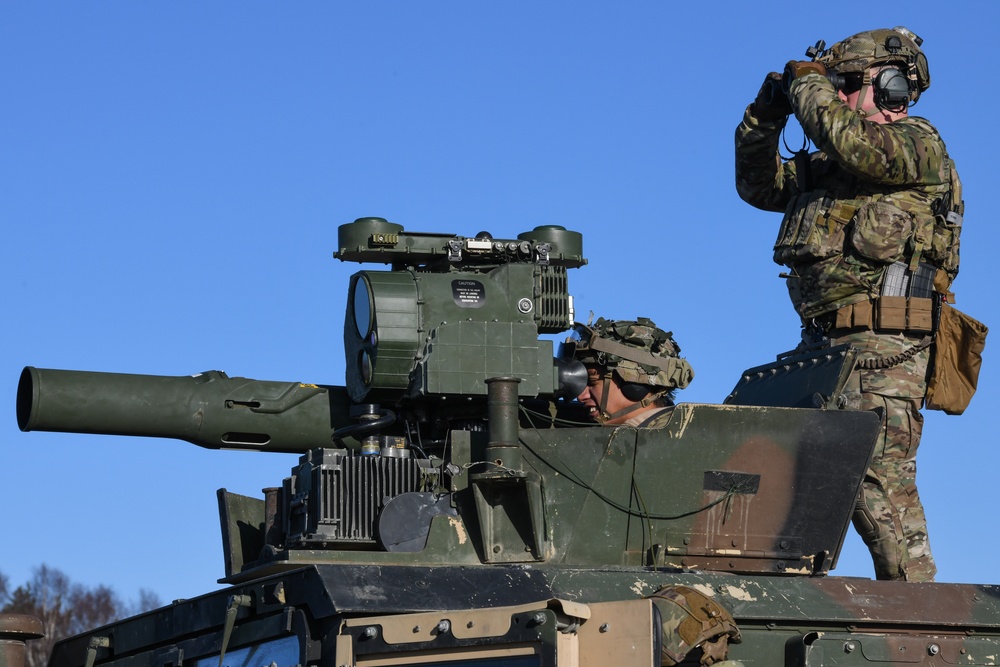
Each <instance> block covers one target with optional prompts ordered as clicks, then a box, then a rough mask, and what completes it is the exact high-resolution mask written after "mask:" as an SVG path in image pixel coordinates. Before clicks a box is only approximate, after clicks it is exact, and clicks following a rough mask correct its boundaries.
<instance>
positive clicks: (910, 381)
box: [736, 74, 960, 581]
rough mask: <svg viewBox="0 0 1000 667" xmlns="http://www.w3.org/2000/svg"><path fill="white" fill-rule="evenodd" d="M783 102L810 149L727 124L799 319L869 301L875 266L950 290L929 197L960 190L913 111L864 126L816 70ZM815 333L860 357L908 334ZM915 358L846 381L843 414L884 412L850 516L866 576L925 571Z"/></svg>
mask: <svg viewBox="0 0 1000 667" xmlns="http://www.w3.org/2000/svg"><path fill="white" fill-rule="evenodd" d="M789 101H790V103H791V107H792V109H793V111H794V113H795V116H796V118H797V119H798V121H799V122H800V124H801V125H802V127H803V130H804V132H805V133H806V135H807V136H808V137H809V138H810V139H811V140H812V142H813V143H814V144H815V145H816V147H817V148H818V150H817V151H815V152H813V153H811V154H808V155H805V154H803V155H802V157H800V158H798V160H789V161H787V162H783V161H782V159H781V156H780V154H779V152H778V144H779V139H780V134H781V130H782V128H783V127H784V124H785V121H784V120H777V121H768V120H762V119H759V118H757V117H755V115H754V105H750V107H748V108H747V110H746V113H745V114H744V117H743V121H742V122H741V123H740V124H739V126H738V128H737V130H736V188H737V191H738V192H739V195H740V197H741V198H743V200H744V201H746V202H748V203H750V204H752V205H753V206H755V207H757V208H760V209H763V210H768V211H783V212H784V217H783V219H782V223H781V227H780V230H779V234H778V238H777V240H776V242H775V246H774V260H775V261H776V262H777V263H779V264H783V265H785V266H787V267H789V269H790V271H789V274H790V277H789V278H788V280H787V286H788V292H789V296H790V297H791V300H792V303H793V305H794V307H795V309H796V311H797V312H798V313H799V315H800V317H801V318H802V322H803V325H804V326H806V325H809V324H812V323H813V322H814V321H815V318H817V317H819V316H822V315H826V314H828V313H833V312H835V311H836V310H838V309H839V308H841V307H843V306H847V305H849V304H853V303H860V302H863V301H869V300H874V299H876V298H877V297H878V295H879V293H880V290H881V283H882V279H883V276H884V274H885V270H886V267H887V266H888V265H889V264H891V263H892V262H894V261H904V262H910V261H912V260H913V257H914V255H915V254H916V255H918V257H917V259H923V260H925V261H930V262H931V263H933V264H934V265H935V266H936V267H938V268H940V269H943V270H944V271H943V273H944V274H946V277H947V282H948V285H945V286H944V287H945V288H946V287H947V286H950V281H951V280H953V279H954V277H955V275H957V273H958V236H957V233H956V234H955V236H954V237H953V238H950V239H947V240H946V242H944V243H941V242H940V239H937V238H934V233H935V232H934V230H935V229H936V228H935V227H934V225H935V215H937V214H939V213H940V212H941V211H940V202H941V201H946V200H947V199H948V197H949V195H950V193H952V192H953V191H955V190H958V191H959V192H960V185H959V181H958V177H957V173H954V163H953V162H952V161H951V159H950V158H949V157H948V155H947V151H946V148H945V145H944V142H943V141H942V140H941V137H940V135H939V134H938V133H937V131H936V130H935V129H934V127H933V126H932V125H931V124H930V123H929V122H927V121H926V120H924V119H922V118H917V117H910V118H903V119H900V120H898V121H896V122H893V123H888V124H878V123H874V122H870V121H866V120H864V119H863V118H862V116H861V114H860V113H859V112H856V111H854V110H852V109H850V108H849V107H848V106H847V105H846V104H845V103H844V102H842V101H841V100H840V98H839V97H838V95H837V91H836V90H835V88H834V87H833V84H831V83H830V81H829V80H828V79H827V78H826V77H824V76H821V75H819V74H807V75H805V76H802V77H800V78H797V79H796V80H795V81H793V82H792V85H791V87H790V90H789ZM959 197H960V195H959ZM938 217H940V216H938ZM939 289H940V288H939ZM828 317H829V316H828ZM806 331H810V329H809V328H807V329H806ZM809 336H810V334H809V333H806V334H804V338H806V339H807V342H812V341H809V340H808V338H809ZM829 337H830V338H832V339H833V340H834V342H835V344H840V343H848V342H849V343H851V344H853V345H855V346H856V347H859V348H860V349H861V350H862V354H861V360H864V359H867V358H884V357H891V356H893V355H897V354H900V353H902V352H904V351H905V350H907V349H910V348H912V347H913V346H914V345H916V344H917V341H918V340H919V339H920V337H912V336H906V335H904V334H890V333H885V332H876V331H854V332H848V331H846V330H841V331H830V332H829ZM928 358H929V351H928V350H927V349H923V350H921V351H919V352H918V353H916V354H914V355H913V356H912V357H910V358H909V359H907V360H905V361H904V362H903V363H900V364H898V365H896V366H890V367H887V368H873V369H859V370H857V371H855V373H854V374H853V375H852V378H851V382H852V383H853V387H854V396H855V401H854V402H855V406H854V407H858V408H861V409H866V410H870V409H874V408H881V409H883V410H884V411H885V415H886V420H885V424H884V426H883V430H882V432H881V435H880V439H879V442H878V444H877V446H876V451H875V453H874V455H873V459H872V463H871V467H870V469H869V470H868V474H867V475H866V478H865V480H864V482H863V485H862V491H861V494H860V498H859V502H858V507H857V510H856V512H855V515H854V524H855V527H856V529H857V530H858V532H859V533H860V534H861V536H862V539H864V541H865V543H866V544H867V545H868V548H869V550H870V551H871V553H872V558H873V561H874V564H875V573H876V576H877V577H878V578H879V579H905V580H907V581H932V580H933V578H934V574H935V572H936V568H935V565H934V559H933V557H932V556H931V551H930V544H929V542H928V538H927V522H926V518H925V516H924V511H923V506H922V505H921V503H920V498H919V495H918V493H917V487H916V454H917V447H918V445H919V442H920V435H921V430H922V424H923V418H922V416H921V415H920V412H919V410H920V407H921V405H922V402H923V397H924V394H925V392H926V386H927V385H926V376H927V362H928Z"/></svg>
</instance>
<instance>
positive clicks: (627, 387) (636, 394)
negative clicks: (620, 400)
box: [618, 382, 652, 401]
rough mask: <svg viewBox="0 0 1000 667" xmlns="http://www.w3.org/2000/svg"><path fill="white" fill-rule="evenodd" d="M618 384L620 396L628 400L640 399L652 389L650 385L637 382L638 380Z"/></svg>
mask: <svg viewBox="0 0 1000 667" xmlns="http://www.w3.org/2000/svg"><path fill="white" fill-rule="evenodd" d="M618 386H619V388H620V389H621V392H622V396H624V397H625V398H627V399H628V400H630V401H641V400H642V399H644V398H646V396H648V395H649V392H650V391H652V387H649V386H647V385H644V384H639V383H638V382H621V383H619V385H618Z"/></svg>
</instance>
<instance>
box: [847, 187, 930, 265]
mask: <svg viewBox="0 0 1000 667" xmlns="http://www.w3.org/2000/svg"><path fill="white" fill-rule="evenodd" d="M913 232H914V224H913V216H911V215H910V214H909V213H907V212H906V211H904V210H902V209H901V208H899V207H897V206H893V205H892V204H890V203H889V202H887V201H872V202H867V203H865V204H864V205H862V206H861V208H859V209H858V213H857V216H855V219H854V228H853V230H852V232H851V245H853V246H854V249H855V250H856V251H857V252H858V253H859V254H860V255H861V256H862V257H866V258H868V259H870V260H873V261H876V262H893V261H895V260H897V259H899V258H900V257H902V256H903V251H904V250H905V249H906V243H907V241H908V240H909V238H910V237H911V236H913Z"/></svg>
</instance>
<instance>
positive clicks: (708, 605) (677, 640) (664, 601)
mask: <svg viewBox="0 0 1000 667" xmlns="http://www.w3.org/2000/svg"><path fill="white" fill-rule="evenodd" d="M650 598H651V599H652V600H653V605H654V606H655V607H656V610H657V612H658V614H659V617H660V626H661V628H662V630H663V637H662V642H661V647H662V648H661V651H660V664H661V665H663V666H664V667H673V666H674V665H678V664H680V663H681V662H683V661H684V659H685V658H686V657H687V654H688V653H689V652H691V651H692V650H693V649H695V648H698V647H700V648H701V650H702V654H701V666H702V667H708V665H711V664H713V663H716V662H720V661H722V660H725V659H726V656H727V655H728V654H729V642H732V643H734V644H738V643H740V630H739V628H737V627H736V621H734V620H733V616H732V614H730V613H729V612H728V611H727V610H726V609H725V608H724V607H722V605H720V604H719V603H718V602H716V601H715V600H713V599H711V598H709V597H707V596H706V595H704V594H703V593H700V592H699V591H696V590H694V589H693V588H688V587H687V586H668V587H667V588H661V589H660V590H658V591H656V592H655V593H653V594H652V595H651V596H650Z"/></svg>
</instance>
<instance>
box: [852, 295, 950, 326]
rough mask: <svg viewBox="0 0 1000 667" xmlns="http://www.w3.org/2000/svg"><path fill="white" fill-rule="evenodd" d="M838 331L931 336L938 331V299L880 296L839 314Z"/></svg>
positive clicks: (854, 304)
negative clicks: (935, 320)
mask: <svg viewBox="0 0 1000 667" xmlns="http://www.w3.org/2000/svg"><path fill="white" fill-rule="evenodd" d="M833 328H834V329H870V330H874V331H892V332H901V333H909V334H927V333H930V332H931V331H933V329H934V299H924V298H919V297H905V296H880V297H878V298H877V299H875V300H873V301H861V302H859V303H852V304H848V305H846V306H844V307H843V308H840V309H839V310H837V311H836V313H835V315H834V321H833Z"/></svg>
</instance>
